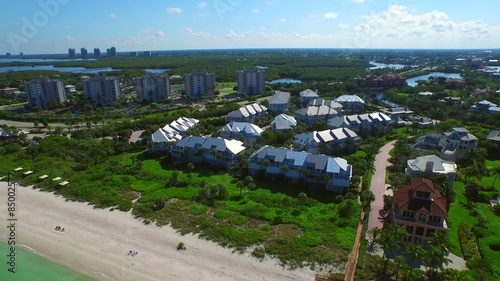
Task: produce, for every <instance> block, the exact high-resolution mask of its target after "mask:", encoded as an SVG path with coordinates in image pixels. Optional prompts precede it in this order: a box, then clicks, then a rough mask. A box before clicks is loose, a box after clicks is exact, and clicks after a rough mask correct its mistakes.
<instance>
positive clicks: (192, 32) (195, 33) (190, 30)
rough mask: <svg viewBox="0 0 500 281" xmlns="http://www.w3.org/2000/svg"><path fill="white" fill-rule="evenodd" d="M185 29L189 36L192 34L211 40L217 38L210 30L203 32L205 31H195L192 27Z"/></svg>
mask: <svg viewBox="0 0 500 281" xmlns="http://www.w3.org/2000/svg"><path fill="white" fill-rule="evenodd" d="M184 31H185V32H186V33H187V34H188V36H191V37H197V38H202V39H211V40H216V39H217V37H216V36H214V35H212V34H210V33H208V32H203V31H199V32H195V31H193V29H192V28H190V27H186V28H184Z"/></svg>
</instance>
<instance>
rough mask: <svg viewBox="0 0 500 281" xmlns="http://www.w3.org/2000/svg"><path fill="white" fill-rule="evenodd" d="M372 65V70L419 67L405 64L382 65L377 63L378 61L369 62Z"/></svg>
mask: <svg viewBox="0 0 500 281" xmlns="http://www.w3.org/2000/svg"><path fill="white" fill-rule="evenodd" d="M369 63H370V64H371V65H374V66H372V67H370V69H382V68H392V69H403V68H405V67H412V68H415V67H418V65H404V64H397V63H394V64H392V63H391V64H386V63H381V62H376V61H369Z"/></svg>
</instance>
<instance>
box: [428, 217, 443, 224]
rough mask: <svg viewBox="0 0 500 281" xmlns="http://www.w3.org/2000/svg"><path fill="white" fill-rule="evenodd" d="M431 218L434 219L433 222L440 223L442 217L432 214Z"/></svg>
mask: <svg viewBox="0 0 500 281" xmlns="http://www.w3.org/2000/svg"><path fill="white" fill-rule="evenodd" d="M429 220H430V221H432V222H437V223H440V222H441V217H440V216H430V218H429Z"/></svg>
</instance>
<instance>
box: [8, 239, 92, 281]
mask: <svg viewBox="0 0 500 281" xmlns="http://www.w3.org/2000/svg"><path fill="white" fill-rule="evenodd" d="M8 250H9V246H7V244H5V243H0V257H1V258H0V280H5V281H7V280H8V281H11V280H12V281H33V280H36V281H95V279H92V278H90V277H88V276H85V275H82V274H80V273H78V272H75V271H72V270H69V269H67V268H65V267H62V266H60V265H58V264H56V263H53V262H51V261H49V260H47V259H44V258H43V257H41V256H39V255H36V254H34V253H32V252H30V251H28V250H25V249H23V248H22V247H20V246H17V247H16V270H15V271H16V272H15V273H11V272H9V271H8V268H9V265H8V264H7V259H8V257H7V253H9V251H8Z"/></svg>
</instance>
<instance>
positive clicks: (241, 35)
mask: <svg viewBox="0 0 500 281" xmlns="http://www.w3.org/2000/svg"><path fill="white" fill-rule="evenodd" d="M245 37H246V35H245V33H243V32H240V33H236V32H234V31H233V30H232V29H231V30H229V32H228V34H226V38H245Z"/></svg>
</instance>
